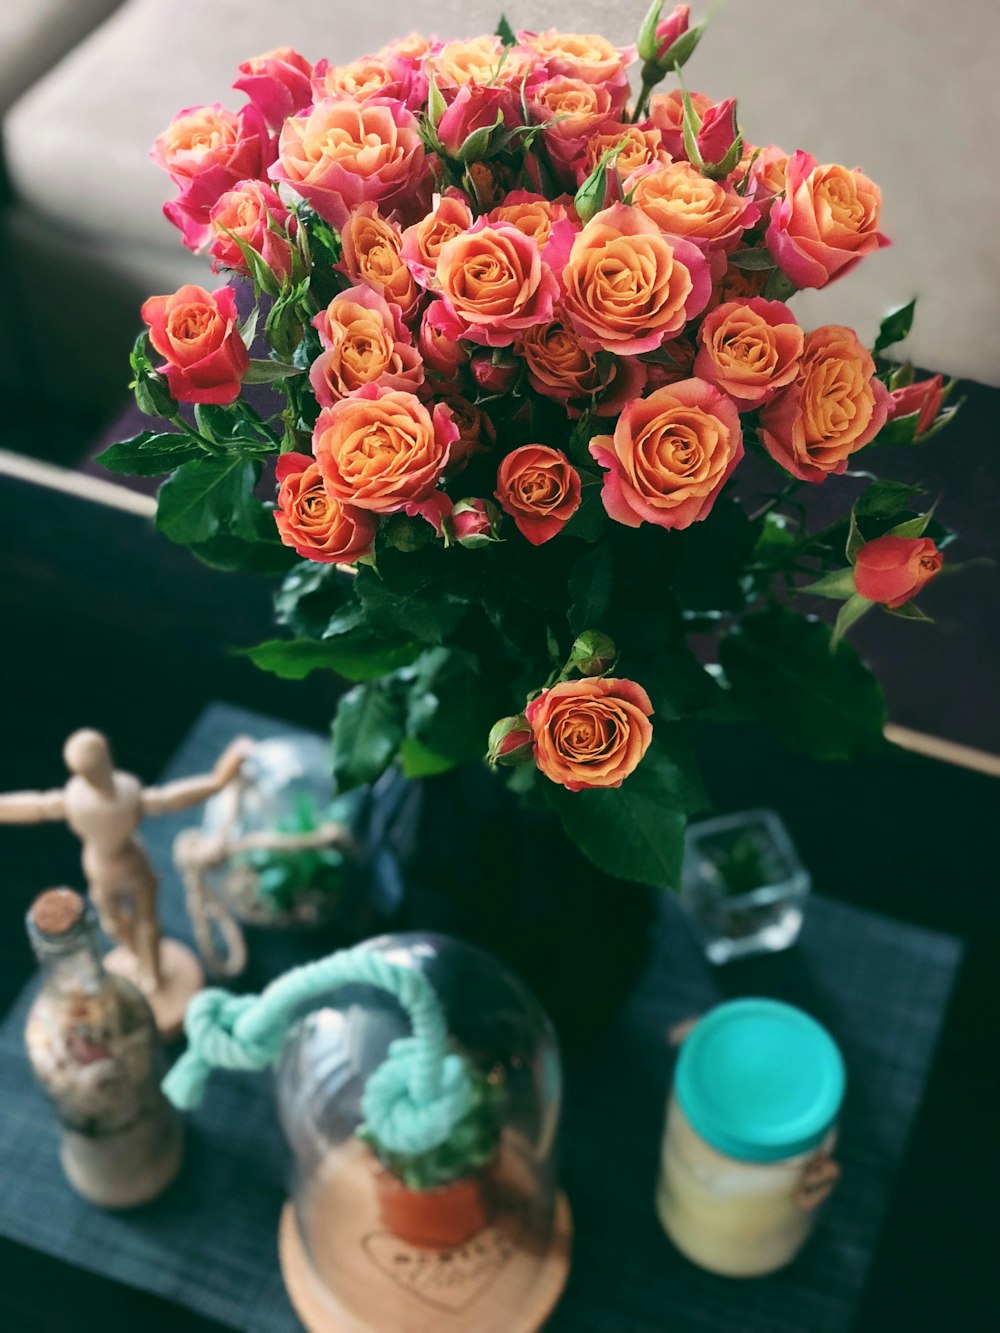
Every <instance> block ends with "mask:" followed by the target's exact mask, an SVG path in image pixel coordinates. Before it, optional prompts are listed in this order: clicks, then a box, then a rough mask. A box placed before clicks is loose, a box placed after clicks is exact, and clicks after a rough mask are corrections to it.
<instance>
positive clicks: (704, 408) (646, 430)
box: [590, 379, 743, 528]
mask: <svg viewBox="0 0 1000 1333" xmlns="http://www.w3.org/2000/svg"><path fill="white" fill-rule="evenodd" d="M590 452H591V454H592V455H593V456H594V458H596V459H597V461H598V463H600V465H601V467H603V468H606V469H607V476H606V477H605V478H604V489H603V491H602V492H601V500H602V502H603V504H604V508H605V509H606V510H607V512H608V514H609V515H610V517H611V518H613V519H614V520H615V522H616V523H624V524H625V525H626V526H627V527H630V528H637V527H638V526H639V524H640V523H643V522H645V523H654V524H656V526H657V527H661V528H687V527H690V525H691V524H692V523H696V522H698V521H699V520H700V519H703V518H707V517H708V515H709V513H710V511H711V509H712V506H713V505H714V504H715V501H716V499H717V498H718V495H719V492H720V491H721V490H722V488H723V486H725V484H726V482H727V481H728V480H729V478H730V477H731V476H732V474H733V471H734V469H735V467H736V465H737V463H738V462H739V461H740V459H741V458H742V457H743V432H742V430H741V428H740V418H739V414H738V413H737V411H736V408H735V406H734V405H733V403H732V402H731V401H730V400H729V398H727V397H726V395H725V394H724V393H720V392H719V390H718V389H716V388H714V387H713V386H712V385H711V384H707V383H706V382H705V381H704V380H700V379H690V380H681V381H680V383H678V384H671V385H669V386H668V387H667V388H664V389H657V390H656V391H655V393H651V394H650V395H649V397H648V398H640V399H639V400H638V401H637V402H634V403H631V404H630V405H629V406H628V407H626V409H625V411H624V412H623V413H622V414H621V416H620V417H619V419H618V424H617V426H616V427H615V433H614V435H595V436H594V438H593V439H592V440H591V442H590Z"/></svg>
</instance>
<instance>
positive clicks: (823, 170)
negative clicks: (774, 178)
mask: <svg viewBox="0 0 1000 1333" xmlns="http://www.w3.org/2000/svg"><path fill="white" fill-rule="evenodd" d="M881 210H882V194H881V191H880V190H879V188H878V186H877V185H875V184H873V183H872V182H871V181H870V180H869V179H868V177H867V176H863V175H862V174H861V172H860V171H849V170H848V169H847V167H840V166H836V165H833V166H819V165H818V164H817V162H816V159H815V158H814V157H810V155H809V154H808V153H802V152H799V153H794V154H793V155H792V156H791V157H790V158H789V159H788V165H787V167H786V168H785V192H784V194H783V195H782V196H781V197H780V198H778V199H775V201H774V203H773V204H772V205H771V216H770V222H769V224H768V228H767V237H766V240H767V248H768V250H770V252H771V254H772V255H773V256H774V261H775V263H776V264H777V265H778V267H779V268H780V269H781V271H782V273H784V274H786V275H787V276H788V277H789V278H791V280H792V282H794V283H795V285H796V286H797V287H825V286H826V284H827V283H828V282H832V281H833V279H834V278H839V277H841V276H842V275H843V274H844V273H848V272H849V271H850V270H851V269H852V268H853V267H854V266H855V264H857V262H858V261H859V260H860V259H861V257H862V256H863V255H867V254H871V253H872V251H873V250H878V249H880V248H881V247H882V246H884V245H888V244H889V241H888V239H887V238H886V237H885V236H883V235H882V233H881V232H880V231H879V230H878V223H879V214H880V212H881Z"/></svg>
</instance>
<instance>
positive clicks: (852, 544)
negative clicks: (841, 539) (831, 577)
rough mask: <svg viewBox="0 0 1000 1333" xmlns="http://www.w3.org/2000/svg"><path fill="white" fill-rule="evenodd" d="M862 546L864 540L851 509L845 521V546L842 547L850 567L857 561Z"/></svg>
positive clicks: (855, 515) (856, 518) (856, 517)
mask: <svg viewBox="0 0 1000 1333" xmlns="http://www.w3.org/2000/svg"><path fill="white" fill-rule="evenodd" d="M864 544H865V539H864V537H863V536H862V535H861V529H860V528H859V527H858V516H857V514H856V513H855V511H854V510H853V509H852V510H851V515H850V518H849V519H848V521H847V544H846V546H845V547H844V554H845V555H846V556H847V559H848V561H849V562H850V564H851V565H852V566H853V565H854V563H855V561H856V560H857V558H858V552H859V551H860V550H861V548H862V546H864ZM848 572H850V571H848ZM852 577H853V575H852Z"/></svg>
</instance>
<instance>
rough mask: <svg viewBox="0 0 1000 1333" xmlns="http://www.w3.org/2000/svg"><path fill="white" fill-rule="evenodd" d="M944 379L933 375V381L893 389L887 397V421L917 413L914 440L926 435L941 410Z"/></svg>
mask: <svg viewBox="0 0 1000 1333" xmlns="http://www.w3.org/2000/svg"><path fill="white" fill-rule="evenodd" d="M943 388H944V377H943V376H942V375H935V376H934V378H933V379H929V380H920V381H919V383H917V384H908V385H907V386H906V387H905V388H904V389H894V390H893V391H892V393H891V394H890V395H889V420H890V421H891V420H892V419H893V417H908V416H912V415H913V413H914V412H919V413H920V416H919V417H918V418H917V429H916V431H915V432H914V438H915V439H919V438H920V436H921V435H926V434H927V432H928V431H929V430H930V428H931V427H932V426H933V425H934V421H935V418H936V417H937V414H938V412H940V410H941V395H942V391H943Z"/></svg>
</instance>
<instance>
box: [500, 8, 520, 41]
mask: <svg viewBox="0 0 1000 1333" xmlns="http://www.w3.org/2000/svg"><path fill="white" fill-rule="evenodd" d="M496 35H497V36H498V37H499V38H500V40H501V41H502V42H503V44H504V46H516V45H517V34H516V33H515V31H514V29H513V28H512V27H511V26H510V23H509V21H508V19H507V15H506V14H501V15H500V22H499V23H498V24H497V30H496Z"/></svg>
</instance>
